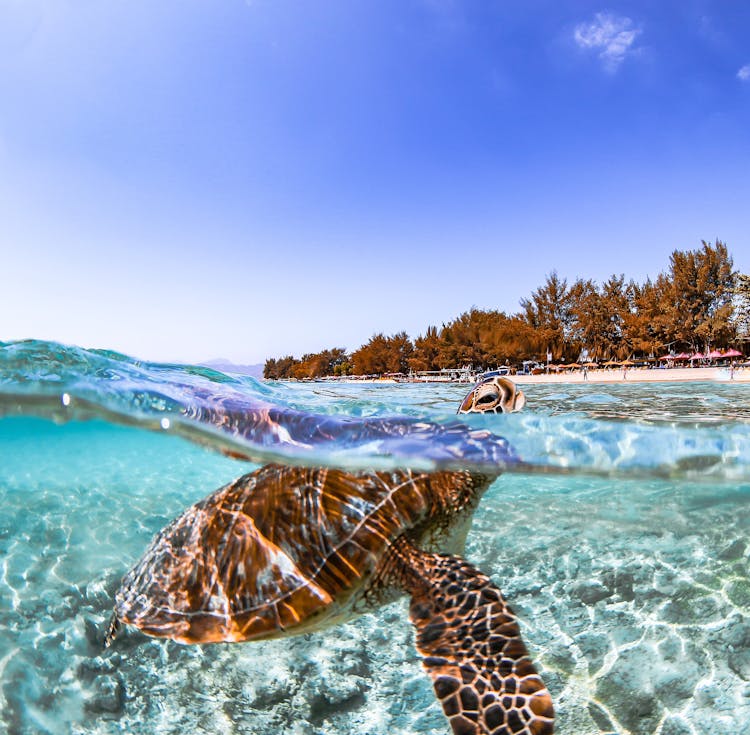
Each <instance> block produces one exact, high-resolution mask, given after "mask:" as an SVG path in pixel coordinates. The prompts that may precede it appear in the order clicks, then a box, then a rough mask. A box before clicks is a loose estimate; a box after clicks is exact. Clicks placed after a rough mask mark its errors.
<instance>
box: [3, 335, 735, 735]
mask: <svg viewBox="0 0 750 735" xmlns="http://www.w3.org/2000/svg"><path fill="white" fill-rule="evenodd" d="M470 389H471V386H468V385H452V384H443V385H425V384H377V383H362V384H354V383H344V382H309V383H281V382H279V383H273V382H261V381H257V380H255V379H253V378H250V377H244V376H239V375H227V374H224V373H221V372H218V371H216V370H212V369H209V368H205V367H193V366H183V365H166V364H155V363H147V362H143V361H139V360H134V359H132V358H129V357H127V356H125V355H121V354H118V353H113V352H108V351H100V350H84V349H80V348H74V347H66V346H62V345H59V344H56V343H50V342H41V341H24V342H13V343H4V344H3V343H0V732H7V733H12V734H14V735H15V734H19V735H21V734H27V733H28V734H32V733H45V734H50V735H58V734H60V735H62V734H65V733H74V734H76V735H78V734H82V733H102V734H103V733H139V734H141V733H142V734H143V735H151V734H156V733H159V734H161V733H165V734H166V733H212V734H213V733H222V734H223V733H227V734H229V733H243V734H245V733H246V734H250V733H263V734H265V733H269V734H272V733H279V734H288V735H296V734H299V735H302V733H305V734H309V733H316V734H320V735H323V734H324V733H325V734H326V735H344V734H345V733H360V734H363V735H381V734H383V733H391V734H393V735H407V734H409V735H411V734H416V735H428V734H429V735H447V733H448V732H450V725H449V724H448V720H447V719H446V717H445V715H444V713H443V709H442V707H441V705H440V703H439V701H438V699H437V697H436V696H435V693H434V691H433V684H432V681H431V679H430V677H429V676H428V675H427V674H426V673H425V671H424V669H423V667H422V656H421V655H420V654H419V652H418V651H417V649H416V647H415V633H414V627H413V625H412V623H411V622H410V619H409V605H408V599H407V598H406V597H403V598H402V599H399V600H397V601H395V602H392V603H390V604H387V605H385V606H383V607H382V608H381V609H379V610H378V611H376V612H372V613H367V614H365V615H362V616H361V617H359V618H357V619H355V620H352V621H349V622H344V623H342V624H338V625H333V626H331V627H328V628H326V629H325V630H322V631H319V632H313V633H304V634H302V635H298V636H291V637H286V638H279V639H276V640H270V641H260V642H251V643H243V644H236V643H213V644H205V645H181V644H179V643H176V642H173V641H169V640H164V639H156V638H150V637H147V636H145V635H144V634H142V633H140V632H139V631H137V630H136V629H134V628H132V627H125V629H124V630H123V631H122V632H121V633H120V635H119V636H118V638H117V639H116V640H115V641H114V642H113V644H112V645H111V646H110V647H108V648H105V647H104V644H103V642H104V636H105V633H106V631H107V626H108V623H109V620H110V616H111V613H112V609H113V606H114V604H115V592H116V591H117V589H118V587H119V585H120V581H121V579H122V578H123V576H124V575H125V574H126V573H127V572H128V570H130V569H131V568H132V567H133V566H134V565H135V564H136V563H137V562H138V560H139V559H140V558H141V557H142V555H143V554H144V552H145V550H146V548H147V547H148V545H149V543H150V541H151V539H152V538H153V537H154V535H155V534H157V533H158V532H159V531H160V530H161V529H162V528H164V527H165V526H166V525H167V524H169V523H170V521H171V520H172V519H173V518H175V517H176V516H178V515H179V514H180V513H182V512H183V511H184V510H185V509H186V508H187V507H188V506H190V505H191V504H193V503H196V502H198V501H200V500H201V499H202V498H204V497H205V496H206V495H208V494H209V493H211V492H213V491H214V490H216V489H217V488H219V487H221V486H222V485H225V484H227V483H229V482H232V481H233V480H235V479H237V478H238V477H240V476H241V475H243V474H245V473H248V472H251V471H253V470H255V469H257V468H258V467H260V466H262V465H264V464H267V463H270V462H274V463H281V464H284V465H293V466H299V467H333V468H342V469H346V470H349V471H360V470H361V471H375V470H397V469H413V470H423V471H435V472H437V471H445V470H450V471H461V470H465V469H468V470H471V471H472V472H478V473H482V472H485V473H487V474H488V475H492V476H497V479H496V480H494V482H492V484H491V486H490V487H489V489H488V490H487V492H486V493H485V495H484V496H483V498H482V500H481V503H480V504H479V506H478V508H477V510H476V511H475V513H474V516H473V523H472V526H471V529H470V531H469V534H468V538H467V543H466V551H465V554H464V556H465V557H466V559H468V561H469V562H471V564H473V565H474V566H476V567H477V568H478V569H480V570H481V571H482V572H484V573H485V574H487V575H489V576H490V577H491V578H492V580H493V581H494V583H495V584H496V585H497V586H498V587H499V588H500V589H501V590H502V592H503V594H504V595H505V597H506V599H507V600H508V602H509V604H510V605H511V606H512V608H513V609H514V611H515V612H516V614H517V615H518V617H519V619H520V626H521V631H522V635H523V638H524V640H525V642H526V644H527V646H528V648H529V651H530V654H531V658H532V660H533V661H534V663H535V665H536V667H537V669H538V671H539V673H540V674H541V676H542V678H543V680H544V682H545V684H546V686H547V688H548V689H549V691H550V694H551V696H552V700H553V702H554V707H555V712H556V722H555V732H557V733H561V734H562V735H595V734H599V733H610V734H613V733H617V735H696V734H698V735H708V734H709V733H710V734H711V735H750V568H749V567H748V558H749V557H750V548H749V547H748V530H749V529H750V400H748V390H750V384H747V383H745V384H733V383H731V382H729V381H726V382H715V383H708V382H695V383H671V384H668V383H650V384H637V383H631V384H613V385H606V386H605V385H580V384H578V385H564V384H556V385H526V386H523V391H524V393H525V395H526V399H527V402H526V406H525V408H524V409H523V411H521V412H519V413H512V414H502V415H473V414H472V415H457V414H456V411H457V408H458V406H459V405H460V403H461V401H462V399H463V398H464V396H465V395H466V394H467V392H468V391H469V390H470Z"/></svg>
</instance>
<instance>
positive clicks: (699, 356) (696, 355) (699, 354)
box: [690, 352, 706, 360]
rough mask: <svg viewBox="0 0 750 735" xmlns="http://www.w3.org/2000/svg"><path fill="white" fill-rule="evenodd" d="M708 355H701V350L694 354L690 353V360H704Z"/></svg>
mask: <svg viewBox="0 0 750 735" xmlns="http://www.w3.org/2000/svg"><path fill="white" fill-rule="evenodd" d="M705 357H706V356H705V355H701V353H700V352H696V353H695V354H694V355H690V360H703V359H704V358H705Z"/></svg>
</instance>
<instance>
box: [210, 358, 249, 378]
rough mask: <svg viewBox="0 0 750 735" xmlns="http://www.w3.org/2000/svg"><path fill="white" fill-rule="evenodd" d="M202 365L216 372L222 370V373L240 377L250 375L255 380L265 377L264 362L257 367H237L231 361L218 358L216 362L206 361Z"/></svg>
mask: <svg viewBox="0 0 750 735" xmlns="http://www.w3.org/2000/svg"><path fill="white" fill-rule="evenodd" d="M200 364H201V365H204V366H205V367H210V368H213V369H214V370H220V371H221V372H222V373H239V374H240V375H250V376H251V377H253V378H262V377H263V363H262V362H259V363H258V364H257V365H236V364H235V363H233V362H231V361H230V360H223V359H221V358H218V359H215V360H205V361H204V362H202V363H200Z"/></svg>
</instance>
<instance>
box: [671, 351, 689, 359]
mask: <svg viewBox="0 0 750 735" xmlns="http://www.w3.org/2000/svg"><path fill="white" fill-rule="evenodd" d="M674 359H675V360H689V359H690V355H688V353H687V352H680V354H679V355H675V356H674Z"/></svg>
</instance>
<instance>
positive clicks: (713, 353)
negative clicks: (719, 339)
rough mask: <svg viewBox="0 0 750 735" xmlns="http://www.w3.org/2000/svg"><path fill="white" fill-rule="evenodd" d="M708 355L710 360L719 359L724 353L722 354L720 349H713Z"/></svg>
mask: <svg viewBox="0 0 750 735" xmlns="http://www.w3.org/2000/svg"><path fill="white" fill-rule="evenodd" d="M706 357H707V358H708V359H709V360H718V359H719V358H720V357H724V355H722V354H721V352H719V350H711V352H709V353H708V354H707V355H706Z"/></svg>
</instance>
